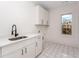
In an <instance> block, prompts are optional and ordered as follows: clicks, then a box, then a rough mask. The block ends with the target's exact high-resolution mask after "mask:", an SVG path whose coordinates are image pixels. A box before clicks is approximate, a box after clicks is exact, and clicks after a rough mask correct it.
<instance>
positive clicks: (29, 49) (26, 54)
mask: <svg viewBox="0 0 79 59" xmlns="http://www.w3.org/2000/svg"><path fill="white" fill-rule="evenodd" d="M35 45H36V44H35V43H33V44H30V45H28V46H25V47H23V48H21V49H18V50H16V51H13V52H11V53H9V54H6V55H4V56H3V58H6V57H7V58H33V57H35Z"/></svg>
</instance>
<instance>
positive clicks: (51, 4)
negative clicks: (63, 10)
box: [34, 1, 79, 9]
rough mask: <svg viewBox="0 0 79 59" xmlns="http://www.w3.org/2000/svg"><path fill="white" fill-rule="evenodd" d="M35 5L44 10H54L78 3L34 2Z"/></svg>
mask: <svg viewBox="0 0 79 59" xmlns="http://www.w3.org/2000/svg"><path fill="white" fill-rule="evenodd" d="M34 3H35V4H38V5H41V6H43V7H44V8H46V9H54V8H58V7H63V6H69V5H74V4H77V3H79V1H34Z"/></svg>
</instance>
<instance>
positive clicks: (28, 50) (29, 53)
mask: <svg viewBox="0 0 79 59" xmlns="http://www.w3.org/2000/svg"><path fill="white" fill-rule="evenodd" d="M24 49H25V54H24V56H25V57H26V58H33V57H35V43H33V44H31V45H29V46H26V47H25V48H24Z"/></svg>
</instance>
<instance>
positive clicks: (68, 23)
mask: <svg viewBox="0 0 79 59" xmlns="http://www.w3.org/2000/svg"><path fill="white" fill-rule="evenodd" d="M62 33H63V34H69V35H71V34H72V14H64V15H62Z"/></svg>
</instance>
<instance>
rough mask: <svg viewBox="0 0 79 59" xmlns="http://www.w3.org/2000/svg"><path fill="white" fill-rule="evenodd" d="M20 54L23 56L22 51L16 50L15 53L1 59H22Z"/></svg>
mask: <svg viewBox="0 0 79 59" xmlns="http://www.w3.org/2000/svg"><path fill="white" fill-rule="evenodd" d="M22 54H23V53H22V49H18V50H16V51H13V52H11V53H8V54H6V55H3V56H2V57H3V58H22V57H23V55H22Z"/></svg>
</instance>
